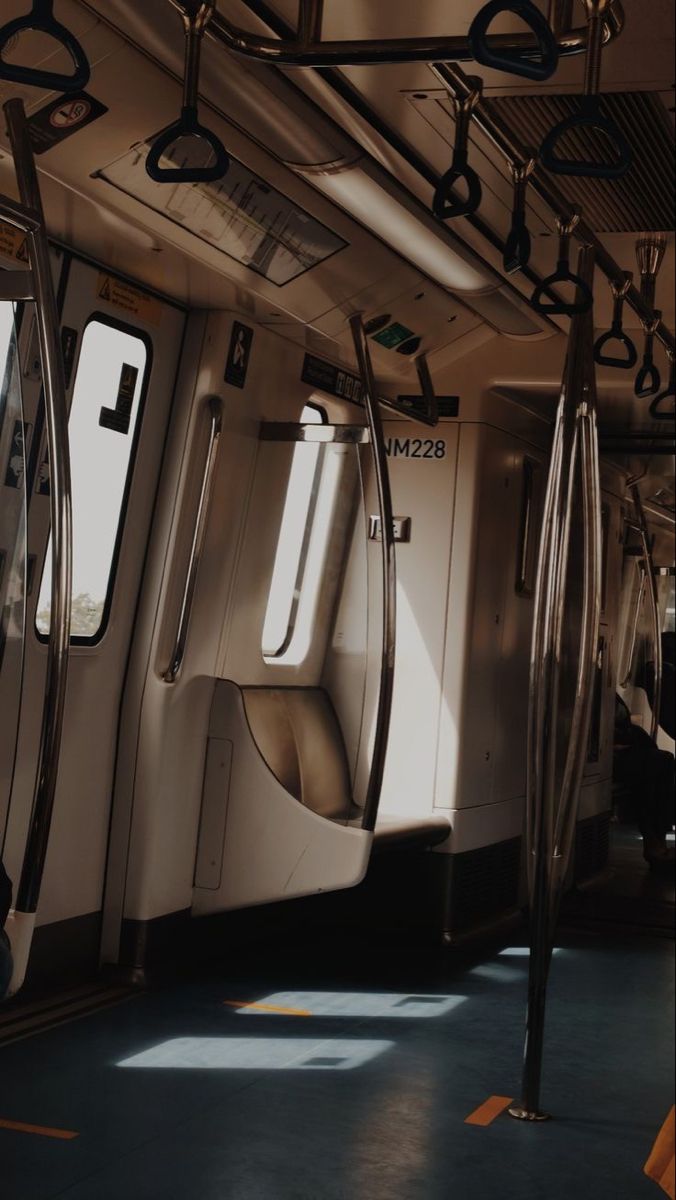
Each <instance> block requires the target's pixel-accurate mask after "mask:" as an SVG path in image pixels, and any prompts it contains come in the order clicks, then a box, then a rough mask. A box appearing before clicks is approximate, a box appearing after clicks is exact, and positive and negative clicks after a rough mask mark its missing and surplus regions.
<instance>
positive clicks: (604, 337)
mask: <svg viewBox="0 0 676 1200" xmlns="http://www.w3.org/2000/svg"><path fill="white" fill-rule="evenodd" d="M633 278H634V277H633V275H632V273H631V271H624V272H623V279H622V283H621V284H619V285H618V284H617V283H615V282H614V281H613V280H612V279H611V281H610V287H611V290H612V293H613V299H614V305H613V320H612V324H611V326H610V329H609V330H608V332H607V333H602V334H601V336H600V337H599V338H597V340H596V342H595V343H594V361H595V362H597V363H598V364H599V365H600V366H602V367H620V368H623V369H624V370H627V371H628V370H630V369H631V368H632V367H635V366H636V363H637V362H638V351H637V349H636V346H635V345H634V343H633V342H632V340H631V338H630V337H629V335H628V334H627V333H625V332H624V330H623V328H622V310H623V308H624V299H625V296H626V294H627V292H628V291H629V288H630V287H631V283H632V279H633ZM614 341H617V342H620V343H621V344H622V346H623V347H624V350H625V354H624V358H618V357H617V356H616V355H612V354H607V353H605V349H606V346H608V344H609V342H614Z"/></svg>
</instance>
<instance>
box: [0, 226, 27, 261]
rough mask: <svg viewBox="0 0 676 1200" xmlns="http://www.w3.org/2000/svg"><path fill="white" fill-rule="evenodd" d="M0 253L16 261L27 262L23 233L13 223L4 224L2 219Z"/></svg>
mask: <svg viewBox="0 0 676 1200" xmlns="http://www.w3.org/2000/svg"><path fill="white" fill-rule="evenodd" d="M0 254H2V255H4V257H5V258H13V259H15V260H16V261H17V262H24V263H27V262H28V247H27V246H26V235H25V233H22V232H21V230H20V229H15V228H14V226H13V225H6V224H5V222H4V221H0Z"/></svg>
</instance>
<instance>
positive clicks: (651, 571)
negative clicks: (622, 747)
mask: <svg viewBox="0 0 676 1200" xmlns="http://www.w3.org/2000/svg"><path fill="white" fill-rule="evenodd" d="M631 496H632V500H633V501H634V509H635V510H636V520H637V523H638V528H639V533H640V535H641V545H642V547H643V561H644V563H645V576H646V580H647V583H648V595H649V596H650V617H651V623H652V627H653V653H654V655H655V683H654V687H653V702H652V705H651V710H652V711H651V719H650V736H651V738H652V739H653V741H654V742H656V741H657V731H658V729H659V725H660V708H661V704H662V630H661V629H660V602H659V596H658V595H657V580H656V578H655V563H654V561H653V552H652V547H651V545H650V537H649V536H648V524H647V522H646V519H645V513H644V511H643V502H642V500H641V493H640V491H639V487H638V483H634V484H632V487H631Z"/></svg>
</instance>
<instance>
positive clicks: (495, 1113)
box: [465, 1096, 512, 1125]
mask: <svg viewBox="0 0 676 1200" xmlns="http://www.w3.org/2000/svg"><path fill="white" fill-rule="evenodd" d="M511 1103H512V1096H489V1097H488V1100H486V1102H485V1103H484V1104H480V1105H479V1107H478V1108H475V1110H474V1112H473V1113H470V1114H469V1116H468V1117H465V1125H491V1124H492V1123H493V1121H494V1120H495V1118H496V1117H499V1116H500V1113H503V1112H504V1111H505V1109H506V1108H509V1106H510V1104H511Z"/></svg>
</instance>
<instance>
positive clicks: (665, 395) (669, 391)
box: [648, 350, 676, 421]
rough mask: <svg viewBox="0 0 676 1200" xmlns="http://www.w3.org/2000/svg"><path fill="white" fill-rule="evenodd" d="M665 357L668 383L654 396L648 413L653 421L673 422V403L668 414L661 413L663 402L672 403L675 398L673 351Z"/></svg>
mask: <svg viewBox="0 0 676 1200" xmlns="http://www.w3.org/2000/svg"><path fill="white" fill-rule="evenodd" d="M667 356H668V358H669V382H668V384H667V386H666V388H665V389H664V391H663V392H660V394H659V396H655V399H654V400H653V402H652V404H651V405H650V408H649V410H648V411H649V412H650V415H651V417H652V418H653V421H673V420H674V419H675V418H676V412H675V411H674V405H673V403H672V405H671V409H670V411H669V412H663V411H662V405H663V404H664V402H665V401H666V400H672V401H673V400H674V398H675V397H676V355H675V354H674V352H673V350H667Z"/></svg>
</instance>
